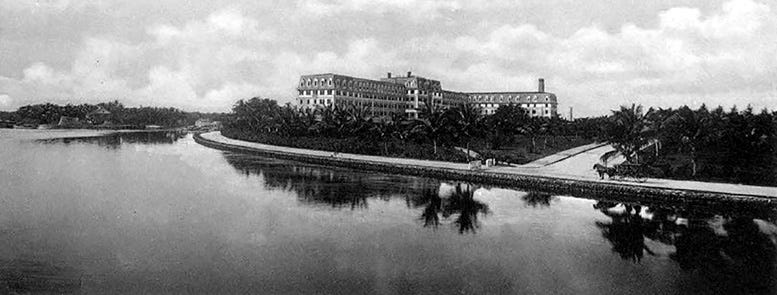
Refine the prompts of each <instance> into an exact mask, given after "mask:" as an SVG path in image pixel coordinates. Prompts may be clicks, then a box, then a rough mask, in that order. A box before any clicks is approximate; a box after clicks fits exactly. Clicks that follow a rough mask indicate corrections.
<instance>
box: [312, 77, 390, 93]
mask: <svg viewBox="0 0 777 295" xmlns="http://www.w3.org/2000/svg"><path fill="white" fill-rule="evenodd" d="M332 81H333V80H332V78H329V79H325V78H321V79H320V80H319V79H316V78H314V79H310V78H308V79H307V80H300V82H299V86H300V87H311V86H312V87H319V86H322V87H323V86H332ZM340 85H342V86H343V87H351V88H354V87H355V88H362V89H366V88H370V89H377V90H380V91H390V92H395V93H399V92H400V91H402V89H403V88H404V87H401V86H396V85H393V83H379V82H367V81H358V80H356V81H355V80H342V81H341V80H340V79H335V80H334V86H336V87H339V86H340Z"/></svg>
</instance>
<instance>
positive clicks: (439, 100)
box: [297, 72, 558, 117]
mask: <svg viewBox="0 0 777 295" xmlns="http://www.w3.org/2000/svg"><path fill="white" fill-rule="evenodd" d="M297 90H298V91H299V95H298V102H299V104H300V105H302V106H305V107H326V106H346V105H356V106H360V107H367V108H369V110H370V112H371V114H372V115H373V116H377V117H382V116H388V115H390V114H392V113H402V114H406V115H407V116H408V117H417V114H418V111H419V110H421V109H422V108H423V107H424V104H426V103H433V104H435V105H438V106H441V107H443V108H447V107H453V106H457V105H462V104H474V105H476V106H478V107H479V108H480V109H481V110H482V112H483V114H484V115H490V114H493V113H494V112H495V111H496V109H497V108H499V106H500V105H508V104H512V105H518V106H520V107H522V108H524V109H526V110H527V112H528V114H529V115H531V116H533V117H555V116H557V108H558V101H557V99H556V95H555V94H553V93H548V92H545V85H544V80H543V79H540V80H539V87H538V89H537V91H536V92H472V93H465V92H456V91H448V90H443V89H442V87H441V84H440V81H437V80H432V79H427V78H424V77H419V76H414V75H413V74H412V73H411V72H408V73H407V76H401V77H392V76H391V73H388V75H387V76H386V77H385V78H381V79H380V80H370V79H363V78H355V77H349V76H345V75H339V74H332V73H327V74H314V75H303V76H302V77H300V81H299V87H297Z"/></svg>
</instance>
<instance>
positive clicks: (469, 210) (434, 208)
mask: <svg viewBox="0 0 777 295" xmlns="http://www.w3.org/2000/svg"><path fill="white" fill-rule="evenodd" d="M444 187H445V186H441V188H444ZM476 188H477V187H475V186H472V185H468V184H461V183H459V184H456V185H455V186H453V188H452V189H448V190H443V189H438V190H431V189H428V190H425V191H423V192H422V193H421V194H418V195H411V196H407V197H406V203H407V204H408V207H411V208H423V210H422V211H421V217H420V220H421V221H422V222H423V225H424V227H431V228H437V227H438V226H440V217H442V218H443V219H450V218H451V216H455V217H454V219H453V224H454V225H455V226H456V228H457V229H458V231H459V233H461V234H463V233H469V232H471V233H475V232H476V231H477V229H478V228H480V223H479V222H478V215H481V214H482V215H486V214H488V213H489V209H488V205H486V204H485V203H483V202H480V201H478V200H475V198H474V195H475V190H476Z"/></svg>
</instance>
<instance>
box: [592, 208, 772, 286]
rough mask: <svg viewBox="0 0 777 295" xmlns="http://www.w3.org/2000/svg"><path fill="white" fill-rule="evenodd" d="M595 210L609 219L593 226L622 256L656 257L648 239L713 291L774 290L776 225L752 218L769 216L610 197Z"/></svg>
mask: <svg viewBox="0 0 777 295" xmlns="http://www.w3.org/2000/svg"><path fill="white" fill-rule="evenodd" d="M594 209H596V210H599V211H600V212H601V213H602V214H604V215H605V216H607V217H609V218H610V221H609V222H601V221H597V222H596V226H597V227H598V228H599V229H600V230H601V232H602V236H603V237H604V238H605V239H607V241H609V243H610V244H611V245H612V250H613V251H614V252H615V253H617V254H618V255H620V257H621V258H622V259H624V260H630V261H633V262H640V261H641V260H642V259H643V257H644V255H645V253H647V254H649V255H653V256H656V255H657V254H656V253H655V252H654V251H652V250H651V248H650V247H648V246H647V244H646V241H651V242H653V244H657V245H663V246H673V248H674V251H671V252H670V254H669V255H668V256H669V257H670V258H671V259H672V260H673V261H675V262H677V263H678V265H679V266H680V268H681V269H683V270H685V271H688V272H692V273H696V274H698V275H699V276H700V277H701V278H702V279H703V280H704V281H707V282H708V283H709V284H713V285H714V289H717V290H727V292H723V293H729V292H734V293H740V292H742V291H743V290H745V291H746V292H745V293H751V292H755V293H762V292H763V293H772V292H774V291H777V288H775V287H776V286H777V226H776V225H775V224H774V223H773V222H769V221H766V220H763V219H759V218H754V217H762V218H767V219H771V217H772V215H769V214H767V215H763V214H757V212H751V213H745V212H737V211H725V210H723V211H703V210H696V209H695V208H693V207H692V206H691V207H661V206H657V205H653V206H652V207H645V206H642V205H639V204H626V203H616V202H610V201H599V202H597V203H596V204H595V205H594ZM670 249H671V247H670Z"/></svg>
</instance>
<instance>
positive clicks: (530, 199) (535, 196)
mask: <svg viewBox="0 0 777 295" xmlns="http://www.w3.org/2000/svg"><path fill="white" fill-rule="evenodd" d="M521 198H522V199H523V201H524V202H525V203H526V206H531V207H532V208H537V207H540V208H541V207H550V202H551V201H553V200H554V199H555V198H556V197H555V196H554V195H552V194H549V193H545V192H538V191H530V192H527V193H526V194H525V195H524V196H523V197H521Z"/></svg>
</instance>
